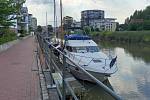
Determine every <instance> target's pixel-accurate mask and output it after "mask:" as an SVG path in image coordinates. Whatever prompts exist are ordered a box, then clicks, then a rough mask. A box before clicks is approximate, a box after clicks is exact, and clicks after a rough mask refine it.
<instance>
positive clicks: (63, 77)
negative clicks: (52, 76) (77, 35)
mask: <svg viewBox="0 0 150 100" xmlns="http://www.w3.org/2000/svg"><path fill="white" fill-rule="evenodd" d="M65 70H66V57H65V55H63V72H62V74H63V75H62V79H63V82H62V84H63V100H66V85H65Z"/></svg>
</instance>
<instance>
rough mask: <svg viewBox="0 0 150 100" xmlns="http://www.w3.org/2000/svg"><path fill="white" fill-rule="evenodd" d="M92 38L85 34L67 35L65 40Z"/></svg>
mask: <svg viewBox="0 0 150 100" xmlns="http://www.w3.org/2000/svg"><path fill="white" fill-rule="evenodd" d="M90 39H91V38H90V37H89V36H87V35H83V34H71V35H65V40H90Z"/></svg>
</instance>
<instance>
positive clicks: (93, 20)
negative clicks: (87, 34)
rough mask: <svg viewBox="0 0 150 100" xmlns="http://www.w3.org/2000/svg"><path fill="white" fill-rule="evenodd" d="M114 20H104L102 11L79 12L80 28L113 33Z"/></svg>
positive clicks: (114, 27)
mask: <svg viewBox="0 0 150 100" xmlns="http://www.w3.org/2000/svg"><path fill="white" fill-rule="evenodd" d="M115 20H116V19H115V18H105V12H104V11H103V10H85V11H82V12H81V27H82V28H84V27H85V26H89V27H91V28H93V29H95V30H100V31H115V30H116V27H117V23H116V22H115Z"/></svg>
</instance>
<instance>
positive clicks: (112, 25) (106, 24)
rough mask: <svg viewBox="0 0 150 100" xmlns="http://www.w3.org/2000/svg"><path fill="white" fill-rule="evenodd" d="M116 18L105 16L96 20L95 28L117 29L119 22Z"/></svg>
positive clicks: (104, 29)
mask: <svg viewBox="0 0 150 100" xmlns="http://www.w3.org/2000/svg"><path fill="white" fill-rule="evenodd" d="M115 20H116V19H114V18H105V19H98V20H94V23H93V24H92V26H93V28H94V29H98V30H100V31H115V30H116V28H117V23H116V22H115Z"/></svg>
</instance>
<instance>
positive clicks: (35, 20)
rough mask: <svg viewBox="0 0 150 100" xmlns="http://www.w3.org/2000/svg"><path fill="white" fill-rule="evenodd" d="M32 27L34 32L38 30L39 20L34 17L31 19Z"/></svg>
mask: <svg viewBox="0 0 150 100" xmlns="http://www.w3.org/2000/svg"><path fill="white" fill-rule="evenodd" d="M31 26H32V30H33V31H35V30H36V29H37V19H36V18H35V17H32V19H31Z"/></svg>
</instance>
